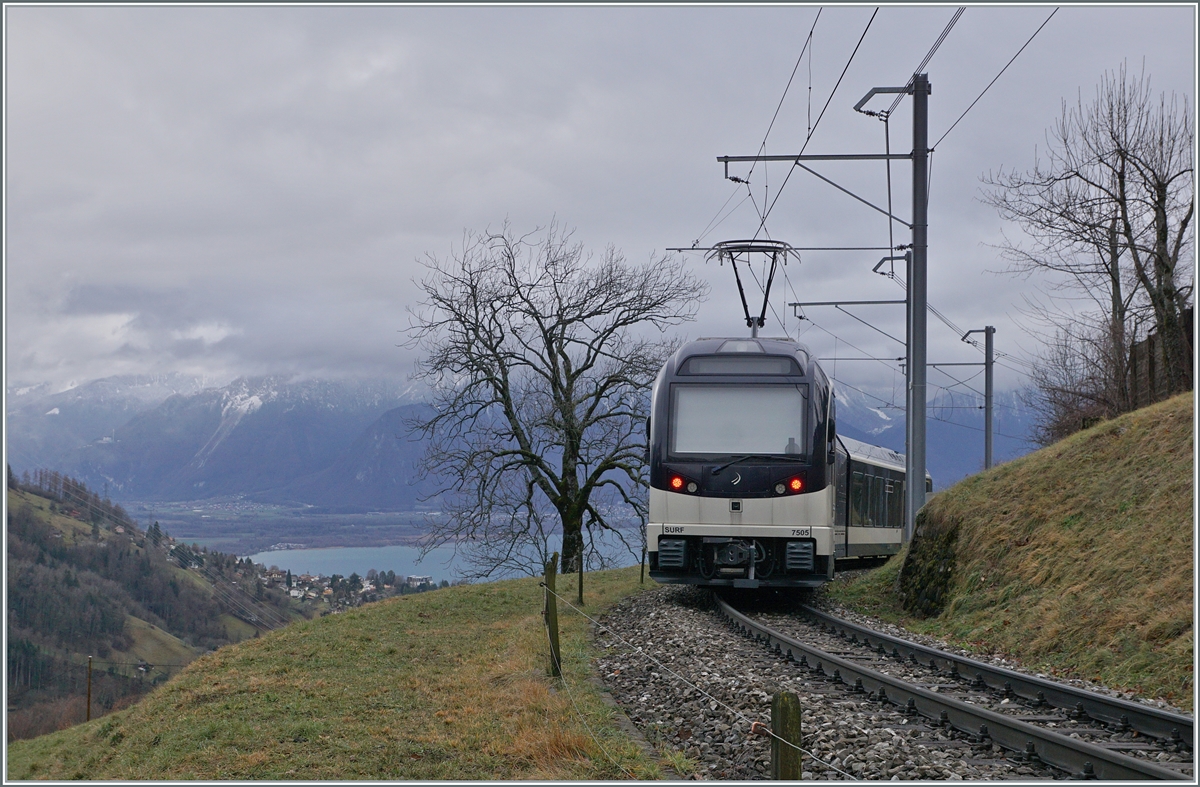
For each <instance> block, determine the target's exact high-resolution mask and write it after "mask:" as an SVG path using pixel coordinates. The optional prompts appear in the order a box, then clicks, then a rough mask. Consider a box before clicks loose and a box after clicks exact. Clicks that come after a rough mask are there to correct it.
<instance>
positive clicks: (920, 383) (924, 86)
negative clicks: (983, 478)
mask: <svg viewBox="0 0 1200 787" xmlns="http://www.w3.org/2000/svg"><path fill="white" fill-rule="evenodd" d="M929 92H930V85H929V75H928V74H914V75H913V80H912V97H913V150H912V157H913V162H912V163H913V184H912V189H913V190H912V194H913V201H912V209H913V219H912V262H911V264H910V268H911V269H910V270H909V272H908V311H909V318H908V320H909V342H908V353H909V365H908V380H909V384H908V388H909V396H910V397H911V401H910V402H909V408H908V418H906V419H905V420H906V421H907V422H908V423H911V424H912V426H911V427H910V428H911V436H912V442H911V443H909V445H908V450H907V451H906V452H905V464H906V465H907V467H906V468H905V476H906V477H907V483H905V485H904V488H905V490H906V491H905V496H906V497H907V498H908V499H907V500H906V501H905V502H906V503H907V506H906V508H907V509H908V510H907V511H906V512H905V513H906V514H907V516H905V519H904V540H905V541H912V537H913V530H914V528H915V527H916V522H917V512H918V511H920V510H921V507H922V506H924V505H925V403H926V401H927V399H926V395H925V391H926V385H925V374H926V368H925V361H926V352H925V349H926V323H927V317H928V315H927V314H926V312H927V311H928V300H927V297H926V294H927V289H928V277H927V261H928V253H929V238H928V234H929V180H928V177H929Z"/></svg>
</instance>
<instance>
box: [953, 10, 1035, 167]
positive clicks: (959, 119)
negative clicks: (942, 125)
mask: <svg viewBox="0 0 1200 787" xmlns="http://www.w3.org/2000/svg"><path fill="white" fill-rule="evenodd" d="M1057 13H1058V8H1057V7H1055V9H1054V10H1053V11H1051V12H1050V16H1048V17H1046V21H1045V22H1042V24H1041V25H1040V26H1039V27H1038V29H1037V30H1034V31H1033V35H1031V36H1030V37H1029V40H1028V41H1026V42H1025V43H1024V44H1022V45H1021V48H1020V49H1018V50H1017V54H1015V55H1013V56H1012V58H1011V59H1010V60H1009V61H1008V62H1007V63H1005V64H1004V68H1002V69H1000V73H999V74H996V76H995V78H993V79H992V81H991V82H988V84H987V87H985V88H984V89H983V92H982V93H980V94H979V95H978V96H977V97H976V98H975V100H974V101H972V102H971V106H969V107H967V108H966V109H964V110H963V113H962V114H961V115H959V116H958V120H956V121H954V122H953V123H952V124H950V128H948V129H946V133H945V134H942V136H940V137H939V138H938V141H937V142H935V143H933V144H932V145H930V147H929V150H930V152H933V150H934V149H935V148H936V147H937V146H938V145H940V144H942V140H943V139H945V138H946V136H947V135H948V134H949V133H950V132H951V131H953V130H954V127H955V126H957V125H958V124H959V121H961V120H962V119H963V118H965V117H966V116H967V113H968V112H970V111H971V108H972V107H974V106H975V105H976V104H978V103H979V99H981V98H983V95H984V93H987V92H988V90H990V89H991V87H992V85H994V84H996V80H997V79H999V78H1000V77H1001V76H1003V75H1004V72H1005V71H1007V70H1008V67H1009V66H1011V65H1012V64H1013V61H1014V60H1016V59H1017V57H1019V56H1020V54H1021V53H1022V52H1024V51H1025V47H1027V46H1029V45H1030V44H1031V43H1032V42H1033V39H1035V38H1037V34H1038V33H1040V32H1042V28H1043V27H1045V26H1046V25H1047V24H1049V23H1050V20H1051V19H1053V18H1054V15H1055V14H1057Z"/></svg>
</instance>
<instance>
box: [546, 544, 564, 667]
mask: <svg viewBox="0 0 1200 787" xmlns="http://www.w3.org/2000/svg"><path fill="white" fill-rule="evenodd" d="M557 573H558V553H557V552H555V553H554V555H553V556H552V557H551V558H550V560H549V561H548V562H547V563H546V608H545V609H544V610H543V611H542V614H544V615H545V616H546V627H547V629H548V630H549V631H550V674H551V675H553V676H554V677H556V678H558V677H562V657H561V654H560V652H559V649H558V597H557V596H555V595H554V578H555V575H556V574H557Z"/></svg>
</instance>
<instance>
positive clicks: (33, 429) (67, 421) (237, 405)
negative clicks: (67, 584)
mask: <svg viewBox="0 0 1200 787" xmlns="http://www.w3.org/2000/svg"><path fill="white" fill-rule="evenodd" d="M168 382H169V383H171V384H162V383H161V381H159V383H157V384H152V383H145V384H139V383H140V381H130V380H128V379H123V378H110V379H108V380H101V381H96V382H95V383H90V384H88V385H86V386H80V387H79V388H76V389H72V390H71V391H67V392H64V393H62V394H56V395H54V396H49V397H47V396H45V395H42V396H36V395H31V394H28V393H27V394H25V395H24V396H11V398H10V406H9V423H10V431H9V435H8V441H9V456H10V464H12V466H13V469H14V471H15V472H17V473H18V474H20V473H21V472H23V471H25V470H31V469H33V468H35V467H52V468H55V469H58V470H61V471H63V472H66V473H68V474H71V475H74V476H76V477H79V478H81V479H83V480H84V481H86V482H87V483H88V484H89V485H92V486H94V487H95V488H97V489H100V488H107V489H108V491H109V494H110V496H112V497H113V498H114V499H117V500H136V499H143V500H190V499H200V498H208V497H217V496H222V495H239V494H261V493H264V492H268V491H269V490H274V489H280V488H283V487H286V486H287V485H288V484H291V483H292V482H294V481H296V480H297V479H299V478H302V477H304V476H307V475H310V474H313V473H316V472H318V471H320V470H323V469H325V468H327V467H329V466H330V465H331V464H332V463H333V462H334V461H335V459H337V458H338V457H339V455H340V454H341V452H342V451H344V450H345V449H346V448H347V447H348V446H350V445H351V444H352V443H353V442H354V441H355V439H356V438H358V437H359V436H360V434H361V433H362V432H363V430H365V429H366V428H367V427H369V426H370V425H371V424H373V423H374V422H375V421H376V420H377V419H378V418H379V417H380V416H381V415H383V414H384V413H386V412H388V411H389V410H392V409H394V408H396V407H398V406H401V405H404V404H411V402H412V396H411V391H409V390H408V389H407V388H405V387H403V386H402V385H400V384H397V383H392V382H386V381H369V382H361V381H354V382H339V381H328V380H301V381H296V380H290V379H287V378H279V377H260V378H239V379H237V380H234V381H233V382H231V383H229V384H228V385H225V386H222V387H204V386H203V381H196V380H192V381H189V380H186V379H183V378H179V379H174V380H171V381H168ZM22 399H26V401H22ZM14 424H15V425H17V426H18V427H19V428H17V429H13V428H12V425H14ZM64 425H69V426H70V427H71V428H63V427H64ZM304 502H309V501H304ZM320 502H325V501H320Z"/></svg>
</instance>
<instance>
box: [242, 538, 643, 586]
mask: <svg viewBox="0 0 1200 787" xmlns="http://www.w3.org/2000/svg"><path fill="white" fill-rule="evenodd" d="M601 548H602V549H603V550H604V552H605V554H607V555H608V556H609V557H610V558H612V559H614V562H615V564H616V565H619V566H632V565H634V564H636V563H637V559H636V558H635V557H633V556H632V555H630V554H629V553H628V552H624V551H623V548H622V547H620V546H619V545H612V544H602V545H601ZM420 555H421V550H420V548H419V547H409V546H387V547H329V548H325V549H277V550H270V551H268V552H259V553H257V554H254V555H250V560H252V561H253V562H255V563H261V564H263V565H264V566H266V567H268V568H270V567H271V566H279V568H281V569H283V570H285V571H291V572H292V573H293V574H323V575H324V576H327V577H328V576H333V575H334V574H340V575H342V576H343V577H348V576H350V575H351V574H358V575H359V576H360V577H364V576H366V575H367V571H369V570H370V569H375V570H376V571H395V572H396V573H397V574H398V575H403V576H406V577H407V576H413V575H416V576H428V577H433V580H434V582H440V581H441V580H443V579H445V580H447V581H449V582H453V581H455V580H456V579H460V578H461V576H462V575H461V573H460V569H461V567H462V566H463V565H465V563H463V562H462V561H461V560H460V559H456V558H455V556H454V548H453V547H438V548H437V549H434V550H432V551H430V553H429V554H428V555H426V556H425V559H424V560H422V561H421V562H420V563H418V562H417V558H419V557H420ZM502 578H503V577H497V579H502Z"/></svg>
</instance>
